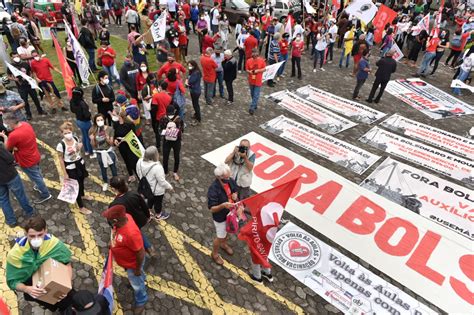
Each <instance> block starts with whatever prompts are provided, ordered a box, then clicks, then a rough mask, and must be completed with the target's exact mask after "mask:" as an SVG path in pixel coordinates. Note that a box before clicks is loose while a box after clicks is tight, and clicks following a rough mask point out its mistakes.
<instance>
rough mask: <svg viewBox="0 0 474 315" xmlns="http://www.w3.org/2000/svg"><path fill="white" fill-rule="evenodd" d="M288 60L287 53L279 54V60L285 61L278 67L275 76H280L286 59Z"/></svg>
mask: <svg viewBox="0 0 474 315" xmlns="http://www.w3.org/2000/svg"><path fill="white" fill-rule="evenodd" d="M287 60H288V54H286V55H281V60H280V61H285V62H284V63H283V64H282V65H281V66H280V69H278V72H277V76H281V75H282V74H283V72H284V71H285V66H286V61H287Z"/></svg>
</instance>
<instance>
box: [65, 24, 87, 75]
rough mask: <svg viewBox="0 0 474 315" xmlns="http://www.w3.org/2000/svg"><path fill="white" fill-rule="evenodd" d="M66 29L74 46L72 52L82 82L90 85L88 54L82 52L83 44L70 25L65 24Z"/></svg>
mask: <svg viewBox="0 0 474 315" xmlns="http://www.w3.org/2000/svg"><path fill="white" fill-rule="evenodd" d="M64 27H65V28H66V32H67V34H68V38H69V42H70V43H71V46H72V52H73V54H74V59H75V61H76V65H77V69H78V70H79V75H80V76H81V80H82V82H83V83H84V84H89V74H90V72H89V62H88V61H87V58H86V54H84V51H82V47H81V44H79V42H78V41H77V39H76V36H74V33H73V32H72V31H71V29H70V28H69V26H68V23H67V22H65V23H64Z"/></svg>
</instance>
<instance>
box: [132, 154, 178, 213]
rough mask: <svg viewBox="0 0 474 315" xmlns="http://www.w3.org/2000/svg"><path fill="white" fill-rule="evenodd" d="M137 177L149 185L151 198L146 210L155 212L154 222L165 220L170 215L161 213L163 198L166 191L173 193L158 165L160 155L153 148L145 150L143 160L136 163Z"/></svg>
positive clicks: (161, 168) (160, 166)
mask: <svg viewBox="0 0 474 315" xmlns="http://www.w3.org/2000/svg"><path fill="white" fill-rule="evenodd" d="M137 176H138V178H139V179H142V178H143V177H144V176H145V178H146V181H147V182H148V184H149V185H150V188H151V192H152V194H153V196H152V197H151V198H149V199H148V200H147V204H148V209H154V210H155V219H156V220H166V219H168V218H169V217H170V213H169V212H166V211H163V198H164V196H165V192H166V190H170V191H171V192H174V190H173V186H171V184H170V183H169V182H168V181H167V180H166V177H165V171H164V169H163V166H162V165H161V163H160V153H159V152H158V149H157V148H156V147H155V146H150V147H148V148H146V150H145V154H144V156H143V158H141V159H139V160H138V163H137Z"/></svg>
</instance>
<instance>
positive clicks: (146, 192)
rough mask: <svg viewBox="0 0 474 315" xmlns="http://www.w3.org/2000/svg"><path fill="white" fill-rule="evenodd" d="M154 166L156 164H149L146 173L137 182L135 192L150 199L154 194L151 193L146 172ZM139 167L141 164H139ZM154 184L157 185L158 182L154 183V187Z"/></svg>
mask: <svg viewBox="0 0 474 315" xmlns="http://www.w3.org/2000/svg"><path fill="white" fill-rule="evenodd" d="M155 166H156V164H154V165H152V166H150V168H149V169H148V172H146V174H145V175H144V176H142V178H140V181H139V182H138V189H137V192H138V193H139V194H140V195H142V196H143V197H144V198H145V199H148V200H150V199H152V198H153V197H154V194H153V190H154V189H153V190H151V186H150V183H149V182H148V180H147V179H146V177H147V176H148V173H150V171H151V170H152V169H153V168H154V167H155ZM140 167H141V165H140ZM156 185H158V182H156V184H155V188H156Z"/></svg>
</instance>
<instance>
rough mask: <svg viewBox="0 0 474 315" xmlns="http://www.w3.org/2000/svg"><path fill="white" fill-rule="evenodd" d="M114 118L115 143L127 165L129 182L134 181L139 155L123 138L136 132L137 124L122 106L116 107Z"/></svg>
mask: <svg viewBox="0 0 474 315" xmlns="http://www.w3.org/2000/svg"><path fill="white" fill-rule="evenodd" d="M112 120H113V124H112V126H113V128H114V145H115V146H116V147H118V149H119V152H120V155H121V156H122V159H123V161H124V162H125V166H126V167H127V172H128V182H129V183H132V182H134V181H136V177H135V175H134V173H135V172H136V166H137V161H138V157H137V156H136V155H135V153H133V151H132V150H130V146H129V145H128V143H127V142H125V141H124V140H123V138H125V136H126V135H127V134H128V133H129V132H133V133H135V125H134V124H133V122H131V121H130V120H129V119H128V118H127V113H126V112H125V110H121V109H120V108H116V109H114V112H113V113H112Z"/></svg>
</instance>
